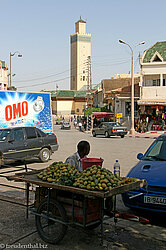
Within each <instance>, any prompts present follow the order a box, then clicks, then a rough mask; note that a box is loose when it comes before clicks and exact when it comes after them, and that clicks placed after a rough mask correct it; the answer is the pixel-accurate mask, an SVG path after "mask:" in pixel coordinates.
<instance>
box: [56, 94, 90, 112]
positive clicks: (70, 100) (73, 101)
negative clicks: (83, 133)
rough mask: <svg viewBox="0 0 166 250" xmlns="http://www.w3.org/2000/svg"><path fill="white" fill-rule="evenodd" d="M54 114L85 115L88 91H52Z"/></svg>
mask: <svg viewBox="0 0 166 250" xmlns="http://www.w3.org/2000/svg"><path fill="white" fill-rule="evenodd" d="M51 100H52V113H53V114H54V115H62V116H71V115H84V111H85V108H86V107H87V102H88V94H87V91H74V90H59V91H53V92H52V93H51Z"/></svg>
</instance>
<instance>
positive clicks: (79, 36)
mask: <svg viewBox="0 0 166 250" xmlns="http://www.w3.org/2000/svg"><path fill="white" fill-rule="evenodd" d="M70 48H71V54H70V56H71V58H70V67H71V69H70V89H71V90H79V89H81V88H82V87H83V86H84V85H86V86H90V83H91V80H90V79H91V70H90V69H91V34H87V33H86V22H85V21H83V20H82V19H81V17H80V20H78V21H77V22H76V23H75V33H74V34H71V35H70Z"/></svg>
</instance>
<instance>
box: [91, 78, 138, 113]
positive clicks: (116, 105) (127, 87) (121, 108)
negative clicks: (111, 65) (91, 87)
mask: <svg viewBox="0 0 166 250" xmlns="http://www.w3.org/2000/svg"><path fill="white" fill-rule="evenodd" d="M139 82H140V75H139V74H138V73H137V74H134V85H135V89H134V105H135V116H136V117H137V116H138V114H137V113H138V107H137V100H138V99H139ZM93 106H95V107H104V106H108V107H109V110H110V111H111V112H114V114H115V115H116V114H117V113H122V116H123V117H127V116H130V115H131V74H124V75H123V74H122V75H120V74H118V75H115V78H113V77H112V78H111V79H104V80H102V81H101V84H100V86H99V87H98V88H97V89H96V91H95V92H94V95H93Z"/></svg>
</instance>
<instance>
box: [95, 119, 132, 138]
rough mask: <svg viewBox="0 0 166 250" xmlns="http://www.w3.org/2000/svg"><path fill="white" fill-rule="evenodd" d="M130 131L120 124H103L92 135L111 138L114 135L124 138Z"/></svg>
mask: <svg viewBox="0 0 166 250" xmlns="http://www.w3.org/2000/svg"><path fill="white" fill-rule="evenodd" d="M127 132H128V130H127V128H126V127H123V126H122V125H121V124H120V123H119V122H101V123H100V125H99V126H98V127H96V128H93V130H92V135H93V136H94V137H95V136H96V135H104V136H105V137H110V136H114V135H118V136H121V138H123V137H124V136H125V135H126V134H127Z"/></svg>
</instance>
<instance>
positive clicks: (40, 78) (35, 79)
mask: <svg viewBox="0 0 166 250" xmlns="http://www.w3.org/2000/svg"><path fill="white" fill-rule="evenodd" d="M115 60H116V59H115ZM115 60H114V63H111V64H110V63H109V64H110V65H117V64H122V63H123V62H117V63H115ZM125 62H127V61H125ZM84 64H85V62H84V63H82V64H81V65H80V67H81V66H83V65H84ZM94 64H97V63H95V62H94ZM76 68H77V67H75V68H71V69H67V70H64V71H62V72H59V73H56V74H50V75H47V76H44V77H38V78H33V79H27V80H18V81H16V80H13V82H14V83H19V82H31V81H37V80H42V79H45V78H50V77H53V76H57V75H61V74H63V73H65V72H69V71H70V70H75V69H76Z"/></svg>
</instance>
